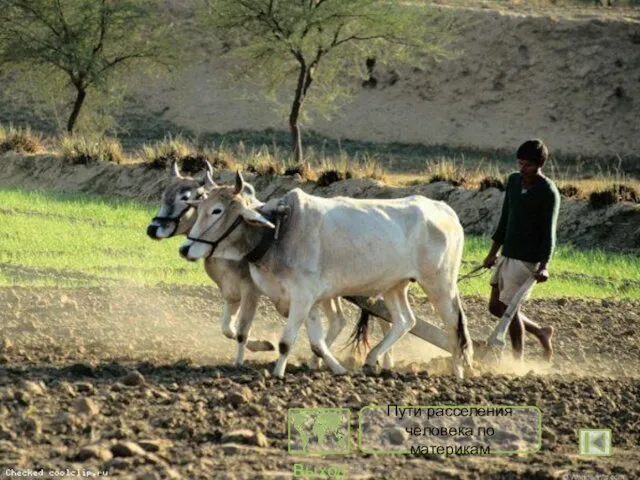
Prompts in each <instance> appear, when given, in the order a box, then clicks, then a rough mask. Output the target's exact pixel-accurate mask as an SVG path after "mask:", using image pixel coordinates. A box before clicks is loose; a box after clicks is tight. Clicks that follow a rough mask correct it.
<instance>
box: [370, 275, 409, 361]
mask: <svg viewBox="0 0 640 480" xmlns="http://www.w3.org/2000/svg"><path fill="white" fill-rule="evenodd" d="M408 289H409V282H403V283H402V284H400V285H398V286H397V287H395V288H393V289H392V290H389V291H388V292H386V293H385V294H384V303H385V305H386V306H387V309H388V310H389V313H390V314H391V319H392V320H393V325H392V326H391V328H390V329H389V331H388V332H387V334H386V335H385V336H384V338H383V339H382V341H380V343H378V344H377V345H376V346H375V347H373V348H372V349H371V351H370V352H369V354H368V355H367V359H366V360H365V369H366V370H372V371H375V369H376V365H377V363H378V360H379V359H380V357H381V356H382V355H384V354H385V353H386V352H387V351H388V350H389V349H390V348H391V347H392V346H393V345H394V344H395V343H396V342H397V341H399V340H400V339H401V338H402V337H404V336H405V335H406V334H407V333H408V332H409V330H411V329H412V328H413V327H414V325H415V324H416V319H415V317H414V316H413V314H412V313H411V309H410V308H409V299H408V297H407V292H408Z"/></svg>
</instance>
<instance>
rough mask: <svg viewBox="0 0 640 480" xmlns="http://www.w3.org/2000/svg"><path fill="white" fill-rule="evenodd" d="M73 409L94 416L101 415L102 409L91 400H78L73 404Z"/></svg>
mask: <svg viewBox="0 0 640 480" xmlns="http://www.w3.org/2000/svg"><path fill="white" fill-rule="evenodd" d="M73 407H74V408H75V409H76V411H77V412H78V413H81V414H84V415H89V416H94V415H97V414H98V413H100V407H98V405H97V404H96V403H95V402H94V401H93V400H91V399H90V398H78V399H76V400H75V401H74V402H73Z"/></svg>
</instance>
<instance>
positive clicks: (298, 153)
mask: <svg viewBox="0 0 640 480" xmlns="http://www.w3.org/2000/svg"><path fill="white" fill-rule="evenodd" d="M289 128H290V129H291V144H292V145H293V160H294V162H295V163H296V164H300V163H302V159H303V156H302V136H301V135H300V127H299V126H298V125H297V123H295V124H293V123H292V124H291V125H289Z"/></svg>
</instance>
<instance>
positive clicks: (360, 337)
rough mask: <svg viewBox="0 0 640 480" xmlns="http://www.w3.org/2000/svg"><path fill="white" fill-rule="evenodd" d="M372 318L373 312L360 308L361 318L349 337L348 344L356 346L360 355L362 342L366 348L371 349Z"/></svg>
mask: <svg viewBox="0 0 640 480" xmlns="http://www.w3.org/2000/svg"><path fill="white" fill-rule="evenodd" d="M370 318H371V314H370V313H369V312H368V311H366V310H365V309H360V319H359V320H358V324H357V325H356V327H355V328H354V329H353V332H352V333H351V336H350V337H349V341H348V343H347V346H349V345H351V346H352V347H355V350H356V352H357V354H358V355H360V353H361V352H360V344H361V343H362V344H363V345H364V347H365V349H367V350H368V349H369V347H370V345H369V319H370Z"/></svg>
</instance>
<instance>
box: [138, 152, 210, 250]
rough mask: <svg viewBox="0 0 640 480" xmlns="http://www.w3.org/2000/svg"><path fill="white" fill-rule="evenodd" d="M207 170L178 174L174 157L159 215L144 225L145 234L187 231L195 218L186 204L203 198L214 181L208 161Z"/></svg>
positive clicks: (161, 235)
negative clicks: (196, 173) (197, 173)
mask: <svg viewBox="0 0 640 480" xmlns="http://www.w3.org/2000/svg"><path fill="white" fill-rule="evenodd" d="M205 163H206V167H207V168H206V170H205V171H204V172H202V173H201V174H200V175H199V176H197V177H189V176H183V175H181V174H180V171H179V169H178V165H177V163H176V161H175V160H174V161H173V164H172V165H171V169H170V171H169V185H168V186H167V188H165V189H164V191H163V192H162V200H161V202H162V203H161V204H160V211H159V212H158V215H157V216H155V217H153V219H152V220H151V223H150V224H149V226H148V227H147V235H149V237H151V238H152V239H154V240H161V239H163V238H169V237H173V236H174V235H186V234H187V233H188V232H189V230H190V229H191V227H192V226H193V224H194V222H195V221H196V211H195V208H193V207H192V206H191V205H189V204H188V202H189V201H191V200H197V199H202V198H204V197H205V196H206V195H207V192H208V191H209V190H211V189H212V188H215V187H216V186H217V185H216V184H215V182H214V181H213V179H212V178H211V175H212V174H213V168H212V167H211V164H210V163H209V162H207V161H205Z"/></svg>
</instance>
